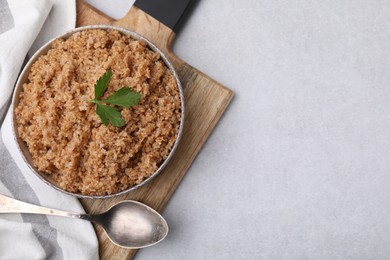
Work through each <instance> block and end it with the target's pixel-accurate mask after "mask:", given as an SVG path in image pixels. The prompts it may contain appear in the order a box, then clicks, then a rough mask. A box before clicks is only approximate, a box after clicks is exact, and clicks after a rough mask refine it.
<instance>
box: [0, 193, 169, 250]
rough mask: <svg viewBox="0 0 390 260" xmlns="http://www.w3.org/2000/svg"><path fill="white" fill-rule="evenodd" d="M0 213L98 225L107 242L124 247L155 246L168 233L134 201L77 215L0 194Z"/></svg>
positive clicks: (154, 214) (149, 211)
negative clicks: (87, 222)
mask: <svg viewBox="0 0 390 260" xmlns="http://www.w3.org/2000/svg"><path fill="white" fill-rule="evenodd" d="M0 213H31V214H45V215H55V216H62V217H72V218H79V219H84V220H88V221H91V222H92V223H95V224H98V225H100V226H101V227H102V228H103V229H104V231H105V232H106V234H107V235H108V237H109V238H110V240H111V241H112V242H113V243H114V244H116V245H118V246H120V247H124V248H128V249H138V248H143V247H148V246H151V245H154V244H157V243H158V242H160V241H161V240H163V239H164V238H165V237H166V235H167V234H168V225H167V222H166V221H165V219H164V218H163V217H162V216H161V215H160V214H159V213H157V212H156V211H155V210H154V209H152V208H150V207H148V206H146V205H145V204H142V203H140V202H137V201H133V200H124V201H121V202H119V203H117V204H115V205H114V206H112V207H111V208H109V209H108V210H107V211H106V212H104V213H101V214H96V215H92V214H78V213H73V212H66V211H61V210H56V209H50V208H45V207H41V206H37V205H33V204H29V203H26V202H23V201H19V200H16V199H13V198H10V197H7V196H5V195H1V194H0Z"/></svg>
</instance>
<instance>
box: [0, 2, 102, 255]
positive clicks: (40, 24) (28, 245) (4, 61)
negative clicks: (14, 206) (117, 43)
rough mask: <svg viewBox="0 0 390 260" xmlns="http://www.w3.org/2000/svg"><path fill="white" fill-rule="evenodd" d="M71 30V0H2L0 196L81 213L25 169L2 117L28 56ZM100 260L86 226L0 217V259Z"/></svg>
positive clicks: (21, 216)
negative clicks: (3, 195)
mask: <svg viewBox="0 0 390 260" xmlns="http://www.w3.org/2000/svg"><path fill="white" fill-rule="evenodd" d="M74 26H75V2H74V0H51V1H50V0H8V1H7V0H0V46H1V47H0V124H1V135H2V139H3V141H4V142H3V141H1V140H0V193H2V194H5V195H8V196H11V197H14V198H16V199H19V200H23V201H26V202H30V203H33V204H38V205H43V206H47V207H53V208H57V209H62V210H67V211H74V212H83V211H84V210H83V208H82V207H81V205H80V203H79V201H78V200H77V199H75V198H73V197H70V196H67V195H64V194H61V193H60V192H58V191H55V190H53V189H52V188H50V187H48V186H47V185H46V184H44V183H42V182H41V181H40V180H39V179H38V178H37V177H36V176H35V175H34V174H33V173H32V172H31V171H30V170H29V168H28V167H27V165H26V164H25V163H24V161H23V160H22V159H21V157H20V155H19V154H18V152H17V148H16V144H15V142H14V141H13V137H12V131H11V123H10V117H9V111H8V115H7V116H6V114H7V109H8V106H9V101H10V96H11V93H12V90H13V87H14V85H15V82H16V79H17V76H18V73H19V72H20V70H21V67H22V66H23V62H24V61H25V60H26V57H27V58H28V57H29V56H31V54H32V53H33V52H34V51H35V50H37V49H38V48H39V46H41V45H42V44H43V43H45V42H46V41H48V40H49V39H50V38H53V37H55V36H57V35H59V34H61V33H63V32H64V31H67V30H70V29H72V28H74ZM5 116H6V118H5V120H4V117H5ZM3 121H4V122H3ZM0 207H1V206H0ZM98 258H99V256H98V243H97V239H96V235H95V232H94V230H93V227H92V226H91V224H90V223H89V222H86V221H82V220H76V219H67V218H62V217H52V216H44V215H30V214H1V215H0V259H98Z"/></svg>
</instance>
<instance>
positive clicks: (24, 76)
mask: <svg viewBox="0 0 390 260" xmlns="http://www.w3.org/2000/svg"><path fill="white" fill-rule="evenodd" d="M90 29H103V30H117V31H119V32H120V33H122V34H124V35H127V36H130V37H132V38H134V39H137V40H142V41H144V42H146V43H147V45H148V47H149V48H150V49H152V50H153V51H156V52H158V53H159V54H160V56H161V59H162V60H163V61H164V63H165V64H166V65H167V67H168V68H169V69H170V70H171V71H172V73H173V75H174V77H175V79H176V82H177V88H178V90H179V94H180V102H181V115H180V125H179V131H178V135H177V137H176V141H175V143H174V145H173V147H172V148H171V150H170V152H169V154H168V156H167V158H166V159H165V160H164V161H163V163H162V164H161V165H160V167H159V168H158V169H157V170H156V171H155V172H154V173H153V174H152V175H151V176H149V177H148V178H146V179H145V180H144V181H143V182H141V183H140V184H138V185H135V186H131V187H130V188H128V189H126V190H123V191H120V192H118V193H114V194H109V195H100V196H93V195H83V194H81V193H73V192H69V191H66V190H64V189H62V188H61V187H59V185H58V184H57V183H56V181H54V180H53V179H52V178H51V176H50V175H47V174H44V173H40V172H39V171H38V170H37V169H36V168H35V167H34V165H33V162H32V157H31V154H30V152H29V150H28V148H27V144H26V143H25V142H24V141H23V140H21V138H20V137H19V135H18V131H17V126H16V122H15V118H14V116H15V108H16V106H17V105H18V103H19V93H20V92H21V91H22V90H23V84H24V83H27V82H28V75H29V73H30V71H31V67H32V65H33V64H34V63H35V62H36V61H37V60H38V58H39V57H40V56H41V55H45V54H46V53H47V52H48V51H49V50H50V49H51V45H52V43H53V41H55V40H56V39H67V38H69V37H70V36H71V35H72V34H74V33H76V32H79V31H84V30H90ZM11 108H12V132H13V136H14V139H15V141H16V143H17V146H18V150H19V152H20V154H21V156H22V158H23V160H24V161H25V162H26V164H27V165H28V166H29V168H30V169H31V171H32V172H33V173H34V174H35V175H37V176H38V177H39V179H40V180H42V181H43V182H45V183H46V184H48V185H49V186H50V187H52V188H54V189H56V190H59V191H61V192H63V193H65V194H68V195H71V196H75V197H78V198H88V199H103V198H110V197H114V196H118V195H121V194H124V193H127V192H129V191H132V190H135V189H137V188H139V187H141V186H143V185H145V184H146V183H148V182H149V181H150V180H152V179H153V178H154V177H155V176H156V175H158V174H159V173H160V172H161V171H162V170H163V169H164V167H165V166H166V165H167V164H168V162H169V161H170V160H171V158H172V156H173V154H174V152H175V150H176V148H177V146H178V143H179V141H180V138H181V136H182V132H183V123H184V96H183V89H182V86H181V84H180V80H179V77H178V75H177V73H176V71H175V69H174V68H173V66H172V64H171V63H170V62H169V60H168V59H167V57H166V56H165V55H164V53H163V52H162V51H161V50H160V49H158V48H157V47H156V46H155V45H154V44H153V43H151V42H150V41H149V40H148V39H146V38H144V37H142V36H141V35H139V34H137V33H135V32H132V31H130V30H127V29H123V28H119V27H115V26H111V25H93V26H84V27H79V28H76V29H74V30H71V31H69V32H67V33H65V34H63V35H61V36H58V37H56V38H54V39H52V40H51V41H49V42H48V43H46V44H45V45H43V46H42V47H41V48H40V49H39V50H38V51H37V52H36V53H35V54H34V55H33V56H32V58H31V59H30V60H29V62H28V63H27V64H26V66H25V67H24V69H23V71H22V73H21V74H20V76H19V78H18V81H17V83H16V87H15V91H14V94H13V97H12V104H11Z"/></svg>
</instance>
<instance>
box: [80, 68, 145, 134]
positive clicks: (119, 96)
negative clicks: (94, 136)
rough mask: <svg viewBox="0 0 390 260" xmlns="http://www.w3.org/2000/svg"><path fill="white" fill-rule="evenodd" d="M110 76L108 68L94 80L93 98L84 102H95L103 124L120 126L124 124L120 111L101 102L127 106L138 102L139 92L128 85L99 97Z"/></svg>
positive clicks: (103, 91) (105, 88)
mask: <svg viewBox="0 0 390 260" xmlns="http://www.w3.org/2000/svg"><path fill="white" fill-rule="evenodd" d="M111 76H112V71H111V70H108V71H107V72H106V73H104V74H103V75H102V76H101V77H100V78H99V79H98V80H97V81H96V83H95V98H94V99H91V100H86V102H90V103H95V104H96V114H97V115H98V116H99V117H100V119H101V120H102V122H103V124H104V125H108V124H109V123H111V124H112V125H113V126H116V127H121V126H124V125H125V124H126V122H125V120H124V119H123V117H122V114H121V112H120V111H119V110H118V109H117V108H115V107H112V106H109V105H104V104H103V103H107V104H111V105H114V106H120V107H126V108H129V107H131V106H134V105H135V104H137V103H138V101H139V99H140V98H141V94H139V93H138V92H135V91H133V90H132V89H131V88H129V87H123V88H121V89H119V90H117V91H116V92H115V93H114V94H112V95H111V96H109V97H108V98H106V99H100V98H101V97H102V96H103V94H104V93H105V92H106V90H107V87H108V83H109V82H110V79H111Z"/></svg>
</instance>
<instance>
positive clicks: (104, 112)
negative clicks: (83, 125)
mask: <svg viewBox="0 0 390 260" xmlns="http://www.w3.org/2000/svg"><path fill="white" fill-rule="evenodd" d="M96 114H98V116H99V117H100V119H101V120H102V122H103V124H104V125H108V121H110V123H111V124H112V125H113V126H116V127H121V126H124V125H125V124H126V122H125V120H124V119H123V117H122V114H121V112H120V111H119V110H117V109H116V108H114V107H110V106H106V105H102V104H99V103H96Z"/></svg>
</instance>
